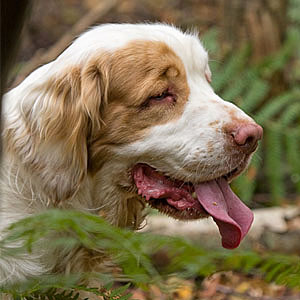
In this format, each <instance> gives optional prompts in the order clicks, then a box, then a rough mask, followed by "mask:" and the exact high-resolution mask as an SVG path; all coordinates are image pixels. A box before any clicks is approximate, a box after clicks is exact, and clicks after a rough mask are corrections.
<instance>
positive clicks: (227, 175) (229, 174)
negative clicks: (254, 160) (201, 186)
mask: <svg viewBox="0 0 300 300" xmlns="http://www.w3.org/2000/svg"><path fill="white" fill-rule="evenodd" d="M237 172H238V168H237V167H236V168H235V169H233V170H232V171H230V172H228V173H227V174H225V175H223V176H221V177H223V178H225V179H226V180H227V181H228V180H229V179H231V178H232V177H233V176H234V174H236V173H237Z"/></svg>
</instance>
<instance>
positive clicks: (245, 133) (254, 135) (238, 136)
mask: <svg viewBox="0 0 300 300" xmlns="http://www.w3.org/2000/svg"><path fill="white" fill-rule="evenodd" d="M231 136H232V137H233V140H234V142H235V144H236V145H238V146H240V147H241V148H242V149H243V150H244V151H245V152H247V153H251V152H253V151H254V150H255V149H256V146H257V142H258V141H259V140H261V138H262V136H263V129H262V127H261V126H259V125H258V124H256V123H250V124H249V123H245V124H243V125H239V126H237V127H236V128H235V130H233V131H232V132H231Z"/></svg>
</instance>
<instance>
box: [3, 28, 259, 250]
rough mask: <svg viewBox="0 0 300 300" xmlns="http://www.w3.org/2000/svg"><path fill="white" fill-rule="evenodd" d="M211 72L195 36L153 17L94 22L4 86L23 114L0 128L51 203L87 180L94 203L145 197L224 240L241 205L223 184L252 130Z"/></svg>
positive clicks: (253, 142)
mask: <svg viewBox="0 0 300 300" xmlns="http://www.w3.org/2000/svg"><path fill="white" fill-rule="evenodd" d="M210 81H211V73H210V69H209V66H208V55H207V53H206V51H205V50H204V48H203V47H202V45H201V43H200V42H199V40H198V38H197V37H196V35H194V34H186V33H182V32H181V31H179V30H177V29H175V28H174V27H170V26H167V25H159V24H156V25H106V26H100V27H96V28H94V29H92V30H90V31H89V32H87V33H85V34H83V35H82V36H81V37H80V38H78V39H77V40H76V41H75V42H74V43H73V45H71V46H70V47H69V48H68V49H67V50H66V51H65V52H64V53H63V54H62V55H61V56H59V57H58V58H57V59H56V60H55V61H54V62H52V63H51V64H49V65H46V66H44V67H42V68H40V69H39V70H37V71H36V72H35V73H33V74H32V75H31V76H30V77H29V78H28V79H26V80H25V81H24V83H23V84H21V86H20V87H18V88H17V89H19V90H17V92H14V91H12V93H15V94H16V93H18V94H21V93H23V96H22V101H21V105H20V107H21V112H22V120H21V121H20V120H19V119H15V122H14V124H15V125H14V126H11V127H10V129H9V130H7V133H6V135H7V137H8V139H9V147H10V150H11V151H14V152H17V153H18V155H19V157H21V161H22V162H23V163H24V164H25V168H27V169H28V170H30V171H31V172H32V174H33V175H34V176H35V178H36V180H37V182H39V185H40V186H41V187H42V190H43V192H44V193H45V194H46V195H47V197H49V198H50V199H52V200H55V201H57V202H62V201H64V200H66V199H70V198H72V197H74V195H76V194H77V193H78V190H79V189H80V187H81V186H82V185H83V183H86V184H88V185H89V186H90V189H92V190H93V193H94V195H93V197H94V199H96V201H95V202H97V199H101V205H103V203H105V202H107V203H109V204H108V205H109V206H111V205H117V203H119V204H118V205H120V203H121V202H123V203H124V202H125V200H126V201H127V202H128V203H129V202H130V203H131V204H128V203H127V204H126V205H127V206H128V205H129V206H130V205H133V204H132V203H133V202H139V203H142V206H143V203H148V204H150V205H151V206H152V207H154V208H157V209H158V210H160V211H162V212H163V213H166V214H168V215H170V216H172V217H175V218H178V219H183V220H190V219H198V218H201V217H207V216H208V215H211V216H212V217H213V218H214V220H215V221H216V223H217V224H218V226H219V229H220V232H221V234H222V237H223V245H224V246H225V247H228V248H234V247H236V246H237V245H238V244H239V243H240V240H241V239H242V238H243V236H244V235H245V234H246V233H247V231H248V230H249V227H250V225H251V223H252V214H251V212H250V211H249V210H248V209H247V208H246V207H245V206H244V205H243V204H242V203H241V202H240V200H239V199H238V198H237V197H236V196H235V195H234V194H233V193H232V191H231V190H230V188H229V186H228V182H230V181H231V180H232V179H233V178H234V177H236V176H237V175H238V174H240V173H241V172H242V171H243V170H244V169H245V167H246V166H247V164H248V162H249V160H250V158H251V155H252V153H253V152H254V151H255V149H256V147H257V142H258V140H259V139H260V138H261V136H262V129H261V127H260V126H258V125H257V124H256V123H255V122H254V121H253V120H252V119H251V118H250V117H248V116H247V115H246V114H245V113H243V112H242V111H241V110H240V109H238V108H237V107H236V106H234V105H233V104H231V103H229V102H226V101H224V100H222V99H221V98H220V97H218V96H217V95H216V94H215V93H214V91H213V89H212V88H211V86H210ZM22 86H23V87H22ZM28 87H30V93H29V92H28V91H27V90H26V88H28ZM20 122H22V124H25V125H22V126H23V127H22V132H21V129H18V128H17V127H19V125H20ZM16 124H17V125H16ZM18 130H19V131H18ZM111 199H115V200H113V201H112V200H111ZM99 201H100V200H99ZM95 205H96V204H95ZM123 205H124V204H123ZM108 209H109V208H108ZM120 218H122V216H120ZM124 218H125V217H124ZM121 223H122V222H121ZM127 223H128V222H127V221H126V222H125V221H124V224H123V225H126V226H128V224H127Z"/></svg>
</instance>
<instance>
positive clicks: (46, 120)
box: [8, 62, 108, 203]
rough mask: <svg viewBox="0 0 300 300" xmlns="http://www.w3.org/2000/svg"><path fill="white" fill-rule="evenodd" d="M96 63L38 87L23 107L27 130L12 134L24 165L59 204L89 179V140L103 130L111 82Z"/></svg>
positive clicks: (23, 129) (57, 77)
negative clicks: (93, 133)
mask: <svg viewBox="0 0 300 300" xmlns="http://www.w3.org/2000/svg"><path fill="white" fill-rule="evenodd" d="M95 63H96V62H94V63H88V64H87V65H86V67H83V68H79V67H73V68H72V69H68V70H66V72H63V73H60V74H59V75H57V74H56V77H55V78H51V79H49V80H47V83H46V84H43V85H41V86H37V87H35V88H34V90H33V91H32V95H31V96H29V98H28V99H25V101H24V102H23V105H22V110H21V111H22V116H21V118H22V127H23V128H22V132H21V133H20V128H19V129H18V128H14V129H13V128H11V129H10V132H9V131H8V136H10V138H9V143H10V147H12V150H13V151H15V152H17V155H18V157H19V158H20V161H21V164H23V165H24V166H25V170H26V171H27V172H28V171H29V172H30V173H31V175H33V178H34V182H36V184H37V185H39V190H42V191H43V192H44V193H45V194H46V196H47V197H48V198H49V199H50V200H53V201H54V202H55V203H58V202H60V201H63V200H65V199H67V198H70V197H71V196H73V195H74V194H75V193H76V191H77V190H78V188H79V186H80V183H81V182H82V181H83V180H84V178H85V176H86V174H87V161H88V157H87V156H88V149H87V140H88V136H89V134H90V132H91V130H97V129H100V126H101V117H100V114H101V111H102V107H103V105H104V104H105V103H106V93H107V86H106V85H107V82H108V80H107V79H106V78H105V77H106V76H107V72H102V70H101V67H100V66H97V65H95ZM97 63H98V62H97Z"/></svg>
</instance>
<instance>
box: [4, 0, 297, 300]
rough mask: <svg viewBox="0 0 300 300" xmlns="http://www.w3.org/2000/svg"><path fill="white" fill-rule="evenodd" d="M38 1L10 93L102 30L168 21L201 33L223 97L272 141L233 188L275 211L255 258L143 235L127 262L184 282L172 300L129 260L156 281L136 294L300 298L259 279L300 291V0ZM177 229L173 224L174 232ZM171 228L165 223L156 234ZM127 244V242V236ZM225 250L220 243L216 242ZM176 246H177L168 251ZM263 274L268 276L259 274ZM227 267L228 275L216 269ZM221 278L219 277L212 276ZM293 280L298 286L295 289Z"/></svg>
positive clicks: (256, 205) (250, 201) (13, 72)
mask: <svg viewBox="0 0 300 300" xmlns="http://www.w3.org/2000/svg"><path fill="white" fill-rule="evenodd" d="M33 3H34V5H33V6H32V9H31V14H30V17H29V18H28V20H27V22H26V24H25V26H24V30H23V33H22V36H21V37H22V42H21V47H20V51H19V54H18V56H17V62H16V64H15V66H14V67H13V69H12V70H11V73H10V77H9V86H10V87H13V86H15V85H16V84H17V83H19V82H20V81H21V80H23V79H24V78H25V77H26V76H27V75H28V74H29V73H30V72H32V71H33V70H34V69H35V68H37V67H38V66H40V65H41V64H44V63H46V62H48V61H51V60H53V59H55V58H56V56H57V55H59V53H61V52H62V51H63V50H64V49H65V48H66V47H67V46H68V45H69V44H70V43H71V42H72V40H73V39H74V38H76V37H77V36H78V35H79V34H80V33H81V32H83V31H85V30H86V29H88V28H89V27H91V26H93V25H96V24H102V23H111V22H112V23H114V22H116V23H122V22H125V23H126V22H128V23H136V22H165V23H171V24H174V25H176V26H178V27H180V28H182V29H183V30H197V31H198V32H199V36H200V38H201V40H202V41H203V44H204V46H205V47H206V49H207V50H208V51H209V54H210V67H211V70H212V73H213V81H212V86H213V88H214V89H215V91H216V93H218V94H219V95H220V96H221V97H222V98H223V99H225V100H227V101H231V102H233V103H235V104H237V105H238V106H239V107H241V108H242V109H243V110H245V111H246V112H247V113H248V114H249V115H251V116H252V117H253V118H254V119H255V120H256V121H257V122H258V123H259V124H260V125H262V126H263V127H264V139H263V141H262V143H261V145H260V147H259V149H258V151H257V152H256V154H255V156H254V158H253V160H252V163H251V165H250V167H249V169H248V170H247V171H246V172H245V173H244V174H243V175H242V176H240V177H239V178H238V179H236V180H235V181H234V182H233V184H232V188H233V189H234V191H235V192H236V193H237V194H238V195H239V196H240V198H241V199H242V200H243V201H244V202H245V203H246V204H247V205H248V206H250V207H251V208H265V209H267V212H266V214H264V215H263V216H261V217H260V219H261V220H263V221H265V220H267V219H268V220H269V221H268V224H269V225H268V226H270V228H271V230H269V231H268V230H267V229H265V227H261V231H262V232H263V234H265V235H264V237H262V236H263V235H262V236H260V238H259V241H258V240H257V237H256V238H255V241H253V240H250V242H248V244H247V242H245V243H244V245H246V246H245V247H246V248H247V249H252V250H253V249H254V250H255V251H254V252H251V253H250V252H233V254H229V253H228V252H225V253H224V254H222V255H223V256H222V255H221V254H219V252H211V251H210V250H209V251H208V252H205V251H204V250H201V248H199V246H198V244H199V242H200V244H201V247H202V246H203V247H205V246H204V245H210V244H209V243H210V241H212V240H213V238H212V235H211V233H210V232H209V233H208V234H206V237H205V234H202V235H201V236H199V234H198V233H197V241H195V240H194V241H193V244H190V243H187V244H185V243H184V242H183V241H180V240H176V241H174V240H173V241H170V240H166V239H164V242H162V241H160V240H156V239H155V240H151V242H149V243H148V244H147V243H146V244H147V247H148V248H147V247H146V246H144V248H143V247H142V246H140V245H143V243H145V242H144V240H143V235H137V236H139V237H136V236H134V237H133V238H132V239H133V240H132V241H133V242H132V243H133V244H132V245H133V246H134V247H133V250H132V251H131V252H130V253H129V254H128V253H127V254H126V255H127V256H124V257H125V258H126V259H128V257H129V258H130V255H132V254H135V256H138V255H137V253H143V254H139V255H144V253H145V252H146V253H147V255H149V257H150V258H149V265H148V266H151V268H152V265H151V264H152V263H153V265H154V267H155V268H156V269H155V270H158V272H159V273H160V274H162V276H163V278H164V280H165V278H166V277H167V278H168V279H166V281H164V283H166V284H167V285H168V286H169V287H170V286H171V285H174V286H176V288H175V290H173V292H172V293H171V294H170V295H171V296H170V297H171V298H168V297H165V296H164V292H163V291H162V290H161V285H160V284H159V283H157V282H156V284H155V285H150V287H149V284H150V281H151V280H152V279H153V278H154V277H155V276H157V273H155V275H153V274H152V273H151V272H149V274H150V275H149V277H138V276H135V275H136V274H138V272H141V273H142V272H143V268H142V267H141V266H139V268H138V267H136V269H134V268H133V267H132V265H134V263H133V264H132V265H130V264H129V263H128V261H126V260H125V263H124V265H123V266H122V267H123V271H124V272H125V273H126V272H127V275H128V274H129V275H130V276H132V277H131V279H132V281H133V282H135V283H136V284H137V283H139V280H140V282H142V283H140V285H139V287H141V286H142V287H145V286H147V284H148V291H147V292H144V291H143V290H141V289H133V290H132V293H133V295H134V296H135V298H136V299H230V300H231V299H232V300H237V299H268V300H269V299H284V300H287V299H291V300H293V299H295V300H296V299H299V297H300V295H299V293H296V292H295V291H293V290H288V289H286V288H285V287H283V286H280V287H279V286H275V285H269V284H266V283H264V281H262V280H261V277H260V275H258V276H257V274H262V273H264V274H267V275H266V277H267V280H271V281H272V280H275V279H276V280H277V279H278V278H279V279H280V275H281V273H282V274H285V275H286V277H284V278H283V279H284V280H286V281H282V280H281V281H280V280H279V282H280V283H284V284H287V285H289V286H292V287H293V286H298V287H300V283H299V282H300V265H299V253H300V243H299V240H300V239H299V237H300V210H299V207H300V0H251V1H244V0H122V1H121V0H47V1H38V0H37V1H34V2H33ZM290 206H292V207H293V208H298V210H297V211H296V213H295V212H294V213H293V214H291V215H285V214H284V213H283V214H279V213H278V210H276V209H282V210H285V209H286V208H289V207H290ZM269 207H271V208H269ZM261 211H263V210H261ZM256 217H257V216H256ZM264 219H265V220H264ZM156 220H157V219H156ZM256 220H259V218H258V217H257V218H256ZM153 222H154V223H155V222H156V223H158V222H161V223H160V224H162V222H163V221H162V220H161V219H159V221H155V220H154V221H153ZM203 222H204V221H203ZM150 223H151V222H150V221H149V223H148V224H150ZM172 224H173V223H172ZM174 224H175V223H174ZM150 225H151V224H150ZM271 225H274V226H275V227H274V228H275V229H274V228H272V226H271ZM160 226H161V225H160ZM168 226H170V225H168ZM168 226H166V227H168ZM171 226H173V225H171ZM174 226H176V225H174ZM189 226H191V225H189ZM197 226H198V225H197ZM263 226H265V225H263ZM276 226H277V227H276ZM150 227H151V226H150ZM174 228H175V227H172V228H171V232H172V233H173V234H175V233H176V232H174ZM177 228H178V226H177ZM182 228H183V225H182ZM278 228H279V229H280V232H278ZM276 230H277V231H276ZM162 231H163V229H162V227H158V229H157V232H158V233H162ZM154 232H155V230H154ZM189 232H191V227H189V228H188V227H186V232H185V233H184V234H183V235H184V236H187V235H188V233H189ZM139 239H140V240H139ZM125 240H126V243H127V242H128V233H126V235H125ZM158 241H159V242H158ZM206 242H207V244H206ZM121 244H122V243H119V244H118V246H116V248H118V247H119V248H120V245H121ZM146 244H145V245H146ZM216 244H219V238H218V237H217V240H216V242H215V243H214V244H213V245H212V246H213V247H215V246H216ZM137 245H139V246H137ZM153 245H158V246H157V247H156V246H153ZM167 245H168V246H167ZM167 247H169V250H168V251H164V250H163V249H164V248H167ZM146 248H147V250H145V249H146ZM154 248H155V249H154ZM174 249H176V250H174ZM130 250H131V249H130ZM124 251H125V250H124ZM139 251H140V252H139ZM143 251H145V252H143ZM269 251H275V252H276V254H273V253H269ZM267 252H268V253H269V254H268V255H267V256H266V255H265V254H266V253H267ZM275 252H274V253H275ZM170 253H171V254H172V255H173V256H172V255H171V254H170ZM174 253H175V256H174ZM279 253H284V254H285V255H286V256H283V254H279ZM291 254H293V255H296V258H295V257H294V256H293V258H292V256H290V255H291ZM124 255H125V254H124ZM170 257H172V259H171V258H170ZM144 259H145V257H144ZM289 259H290V260H289ZM150 261H151V263H150ZM129 265H130V268H129V267H128V266H129ZM124 266H125V267H124ZM126 266H127V269H126ZM259 268H260V272H261V273H259V272H258V273H257V270H258V269H259ZM295 268H297V269H295ZM145 269H147V268H145ZM232 269H234V270H235V272H232ZM151 270H152V269H151ZM178 270H179V271H178ZM182 270H183V271H182ZM220 270H223V271H224V270H227V271H226V272H219V273H215V272H216V271H220ZM228 270H229V271H228ZM236 270H238V271H236ZM147 272H148V269H147ZM174 272H179V274H181V275H180V276H179V277H182V274H184V276H183V277H184V278H185V279H179V278H178V276H177V275H176V276H175V277H174ZM213 273H215V274H214V275H213V277H208V275H211V274H213ZM145 274H146V271H145ZM145 274H143V276H146V275H145ZM289 275H291V277H289V278H291V281H289V282H290V283H287V282H288V281H287V280H288V279H287V278H288V276H289ZM134 276H135V277H134ZM164 276H166V277H164ZM141 278H144V279H143V280H144V281H143V280H142V279H141ZM159 278H160V279H159V280H161V277H159ZM123 279H124V278H123ZM281 279H282V278H281ZM147 281H148V282H147ZM169 281H170V282H169ZM120 282H122V280H120ZM276 282H277V281H276ZM178 286H180V288H178ZM195 287H196V288H195ZM199 287H200V288H199ZM251 293H252V294H251ZM266 295H267V296H266ZM264 296H266V297H265V298H264ZM105 299H119V298H105ZM120 299H121V298H120ZM122 299H123V298H122ZM124 299H125V298H124ZM126 299H127V298H126ZM128 299H129V298H128Z"/></svg>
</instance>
